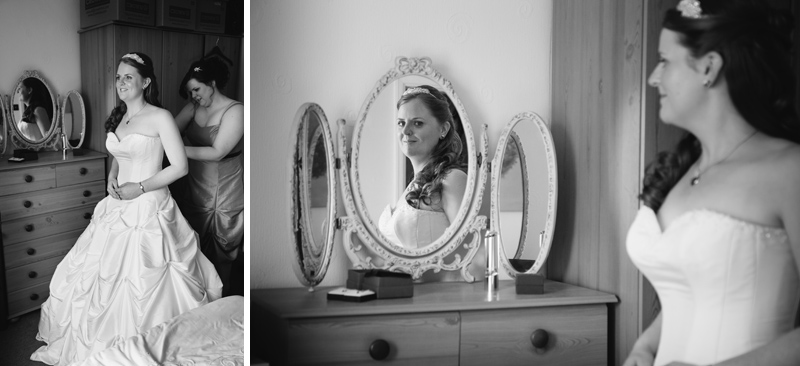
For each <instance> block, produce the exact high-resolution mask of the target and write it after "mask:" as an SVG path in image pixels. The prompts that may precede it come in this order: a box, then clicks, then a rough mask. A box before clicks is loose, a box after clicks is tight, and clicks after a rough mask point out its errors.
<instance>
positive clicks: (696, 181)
mask: <svg viewBox="0 0 800 366" xmlns="http://www.w3.org/2000/svg"><path fill="white" fill-rule="evenodd" d="M757 133H758V130H756V131H754V132H753V133H751V134H750V136H747V137H746V138H745V139H744V140H742V141H741V142H740V143H738V144H737V145H736V146H734V147H733V150H731V152H729V153H728V155H725V157H724V158H722V159H721V160H719V161H717V162H716V163H714V164H711V165H709V166H707V167H706V168H705V169H703V170H702V171H701V170H700V162H699V161H698V162H697V174H695V176H694V178H692V180H691V181H689V183H690V184H691V186H692V187H694V186H696V185H697V184H699V183H700V176H701V175H703V173H705V172H707V171H708V170H709V169H711V167H713V166H714V165H717V164H720V163H722V162H723V161H725V160H727V159H728V158H729V157H730V156H731V155H733V153H734V152H736V149H738V148H739V147H740V146H742V145H744V143H745V142H747V141H748V140H750V139H751V138H752V137H753V136H755V135H756V134H757Z"/></svg>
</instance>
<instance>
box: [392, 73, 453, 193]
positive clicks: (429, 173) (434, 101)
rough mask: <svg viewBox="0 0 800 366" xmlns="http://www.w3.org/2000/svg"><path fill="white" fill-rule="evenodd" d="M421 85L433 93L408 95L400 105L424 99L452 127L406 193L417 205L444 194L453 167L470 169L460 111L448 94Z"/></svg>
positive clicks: (424, 102) (398, 105)
mask: <svg viewBox="0 0 800 366" xmlns="http://www.w3.org/2000/svg"><path fill="white" fill-rule="evenodd" d="M419 87H420V88H424V89H426V90H428V91H429V92H430V94H428V93H413V94H404V95H403V96H402V97H400V100H398V101H397V108H398V109H400V106H402V105H403V104H406V103H408V102H410V101H412V100H415V99H417V100H420V101H421V102H422V103H423V104H424V105H425V106H426V107H427V108H428V110H430V111H431V114H432V115H433V116H434V117H435V118H436V119H437V120H438V121H439V123H445V122H449V123H450V127H451V128H450V129H448V130H447V133H446V134H445V137H444V138H443V139H441V140H439V142H438V143H437V144H436V146H434V148H433V153H432V157H431V160H430V161H429V162H428V164H426V165H425V167H424V168H422V170H421V171H420V172H419V173H417V174H416V175H415V176H414V180H412V181H411V190H409V192H408V193H407V194H406V202H408V204H409V205H411V206H412V207H415V208H419V207H420V203H424V204H425V205H428V206H431V205H432V203H433V200H432V197H434V196H437V195H441V193H442V180H444V177H445V176H447V174H448V173H450V171H451V170H453V169H459V170H461V171H465V172H466V167H467V164H466V162H467V151H466V150H467V149H466V147H467V145H466V137H465V136H464V126H462V125H461V118H460V117H459V115H458V111H457V110H456V109H455V106H454V105H453V103H452V101H450V98H449V97H448V96H447V94H445V93H442V92H440V91H439V90H437V89H436V88H434V87H432V86H429V85H421V86H419Z"/></svg>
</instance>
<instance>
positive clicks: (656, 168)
mask: <svg viewBox="0 0 800 366" xmlns="http://www.w3.org/2000/svg"><path fill="white" fill-rule="evenodd" d="M700 7H701V8H702V13H703V17H701V18H696V19H695V18H688V17H684V16H683V15H681V12H679V11H678V10H676V9H670V10H668V11H667V13H666V14H665V16H664V22H663V24H662V26H663V27H664V28H666V29H669V30H671V31H674V32H677V33H678V34H679V41H680V43H681V45H683V46H684V47H686V48H688V49H689V52H690V53H691V55H692V56H694V57H701V56H703V55H705V54H707V53H708V52H712V51H715V52H717V53H719V54H720V56H721V57H722V59H723V66H722V68H721V69H720V74H719V75H720V76H722V77H724V78H725V81H726V82H727V87H728V93H729V94H730V97H731V100H732V101H733V104H734V106H735V108H736V110H737V112H739V114H741V115H742V117H743V118H744V119H745V120H746V121H747V123H749V124H750V125H751V126H753V127H754V128H755V129H756V130H757V131H760V132H762V133H764V134H766V135H769V136H773V137H777V138H783V139H786V140H790V141H794V142H800V126H798V118H797V112H796V109H795V76H794V72H793V70H792V65H791V46H792V41H791V34H792V29H793V19H792V17H791V15H790V14H787V13H785V12H783V11H780V10H776V9H771V8H770V7H769V6H768V5H767V4H766V3H765V2H763V1H759V0H702V1H700ZM701 153H702V147H701V145H700V142H699V141H698V139H697V137H695V136H694V135H692V134H691V133H687V135H686V136H685V137H684V138H683V139H682V140H681V141H680V142H678V144H677V146H676V147H675V149H674V150H672V151H665V152H661V153H659V154H658V156H657V157H656V160H655V161H653V162H651V163H650V164H649V165H648V167H647V170H646V174H645V177H644V181H643V183H644V188H643V190H642V193H641V195H640V196H639V198H640V199H641V200H642V201H643V202H644V204H645V205H647V206H648V207H650V208H652V209H653V211H656V212H658V209H659V208H660V207H661V205H662V204H663V203H664V199H665V198H666V196H667V194H668V193H669V191H670V190H671V189H672V187H674V186H675V184H676V183H677V182H678V181H679V180H680V179H681V177H682V176H683V175H684V174H686V172H687V171H688V170H689V168H690V167H691V166H692V165H693V164H694V163H695V162H696V161H697V159H698V158H699V157H700V154H701Z"/></svg>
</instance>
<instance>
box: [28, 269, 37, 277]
mask: <svg viewBox="0 0 800 366" xmlns="http://www.w3.org/2000/svg"><path fill="white" fill-rule="evenodd" d="M38 275H39V274H38V273H36V271H30V272H28V277H29V278H36V276H38Z"/></svg>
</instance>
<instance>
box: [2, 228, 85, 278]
mask: <svg viewBox="0 0 800 366" xmlns="http://www.w3.org/2000/svg"><path fill="white" fill-rule="evenodd" d="M82 233H83V230H73V231H68V232H66V233H61V234H57V235H52V236H45V237H44V238H40V239H36V240H31V241H27V242H24V243H20V244H15V245H6V247H5V248H4V250H5V257H6V268H7V269H11V268H15V267H19V266H22V265H26V264H30V263H34V262H38V261H40V260H44V259H47V258H52V257H62V256H64V255H65V254H67V252H69V250H70V248H72V246H73V245H75V242H77V241H78V238H79V237H80V236H81V234H82Z"/></svg>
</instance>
